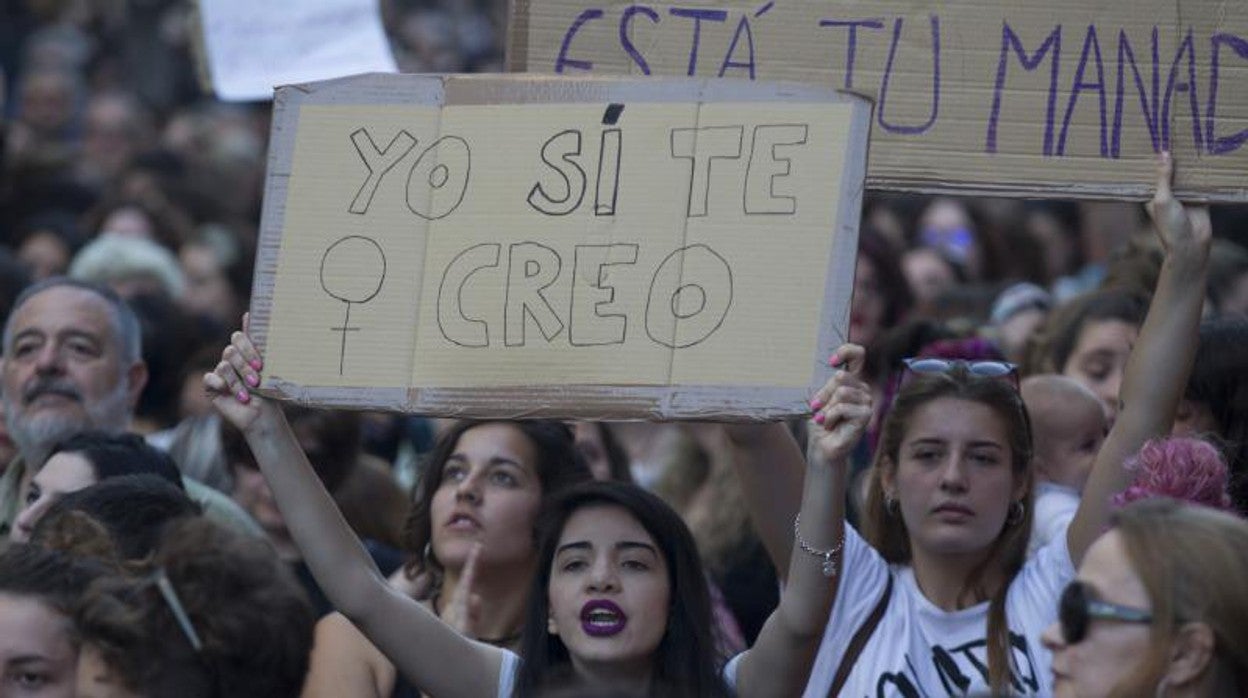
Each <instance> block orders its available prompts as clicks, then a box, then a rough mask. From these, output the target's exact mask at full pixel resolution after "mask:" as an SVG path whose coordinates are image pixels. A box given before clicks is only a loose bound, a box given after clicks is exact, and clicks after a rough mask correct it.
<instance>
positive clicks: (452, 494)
mask: <svg viewBox="0 0 1248 698" xmlns="http://www.w3.org/2000/svg"><path fill="white" fill-rule="evenodd" d="M537 468H538V464H537V449H536V448H534V446H533V444H532V442H530V441H529V438H528V437H527V436H525V435H524V432H522V431H520V430H519V429H517V428H516V427H514V426H511V425H510V424H503V423H490V424H482V425H480V426H475V427H473V428H471V429H469V430H468V431H465V432H464V433H463V434H461V435H460V437H459V441H458V442H457V443H456V444H455V449H454V450H453V451H452V452H451V455H450V457H448V458H447V459H446V464H445V465H444V466H443V467H442V477H441V479H440V480H439V482H438V489H437V490H436V491H435V492H434V494H433V500H432V502H431V504H430V508H429V516H430V517H431V519H432V520H431V521H430V530H431V532H432V534H431V538H432V541H431V542H432V546H433V552H434V554H435V555H436V556H437V558H438V560H439V561H440V562H441V563H442V566H443V567H445V568H447V569H459V568H462V566H463V564H464V562H465V561H466V560H467V559H468V552H469V551H470V550H471V549H472V547H473V545H474V544H475V543H477V542H480V543H481V544H482V547H481V552H480V557H479V561H480V562H481V563H482V564H485V565H489V566H506V565H527V564H531V562H532V559H533V554H534V548H533V525H534V523H535V521H536V518H537V511H538V508H539V507H540V505H541V499H542V483H541V479H540V478H539V476H538V470H537Z"/></svg>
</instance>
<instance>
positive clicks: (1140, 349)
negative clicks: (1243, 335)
mask: <svg viewBox="0 0 1248 698" xmlns="http://www.w3.org/2000/svg"><path fill="white" fill-rule="evenodd" d="M1172 170H1173V165H1172V162H1171V159H1170V155H1169V154H1168V153H1163V155H1162V157H1161V159H1160V161H1159V165H1158V176H1157V192H1156V194H1155V195H1154V196H1153V200H1152V201H1151V202H1149V204H1148V207H1147V208H1148V213H1149V216H1150V217H1151V218H1152V219H1153V226H1154V227H1155V228H1156V231H1157V236H1158V237H1159V238H1160V239H1161V244H1162V247H1163V248H1164V249H1165V254H1166V257H1165V261H1164V262H1163V264H1162V265H1161V275H1160V276H1159V277H1158V278H1157V288H1156V290H1155V291H1154V293H1153V299H1152V301H1151V302H1150V303H1149V306H1148V316H1147V317H1146V318H1145V320H1144V326H1143V327H1142V328H1141V329H1140V336H1139V339H1138V340H1137V341H1136V343H1135V346H1134V347H1133V348H1132V349H1131V356H1130V358H1129V359H1128V360H1127V368H1126V373H1125V375H1124V377H1123V381H1122V388H1121V390H1120V392H1119V403H1120V406H1119V409H1118V418H1117V419H1116V420H1115V421H1114V426H1113V427H1112V428H1111V429H1110V431H1109V436H1108V437H1107V438H1106V439H1105V444H1104V445H1103V446H1102V447H1101V450H1100V453H1098V454H1097V456H1096V462H1095V464H1094V465H1093V466H1092V473H1091V475H1090V476H1089V478H1088V484H1087V486H1086V487H1085V488H1084V491H1083V498H1082V501H1081V503H1080V505H1079V510H1078V512H1076V514H1075V518H1074V520H1073V521H1071V524H1070V528H1068V529H1067V532H1066V543H1067V546H1068V547H1069V548H1070V556H1071V560H1073V561H1074V563H1075V564H1076V565H1078V564H1079V562H1080V561H1081V560H1082V559H1083V554H1084V553H1085V552H1086V551H1087V549H1088V546H1089V545H1091V544H1092V541H1093V540H1095V539H1096V537H1097V536H1099V535H1100V534H1101V531H1103V530H1104V528H1105V526H1106V524H1107V523H1108V519H1109V513H1110V507H1109V500H1110V497H1112V496H1113V495H1114V494H1115V493H1117V492H1121V491H1122V490H1123V489H1126V488H1127V487H1128V486H1129V485H1130V484H1131V473H1129V472H1128V471H1127V470H1126V469H1125V468H1123V467H1122V466H1123V462H1124V461H1125V460H1126V459H1127V457H1128V456H1130V455H1131V454H1133V453H1135V452H1136V451H1138V450H1140V447H1141V446H1143V445H1144V442H1145V441H1147V440H1149V439H1152V438H1158V437H1162V436H1165V435H1166V434H1169V433H1170V427H1171V425H1172V424H1173V423H1174V415H1175V412H1176V410H1177V409H1178V404H1179V400H1180V399H1181V398H1182V397H1183V389H1184V387H1185V386H1186V385H1187V379H1188V376H1189V374H1190V373H1191V371H1192V362H1193V361H1194V359H1195V356H1196V344H1197V333H1198V329H1199V326H1200V311H1201V306H1202V304H1203V303H1204V300H1205V277H1206V275H1207V270H1208V261H1209V245H1210V239H1211V232H1212V226H1211V225H1210V223H1209V210H1208V209H1207V208H1204V207H1187V206H1184V205H1183V204H1181V203H1179V201H1178V200H1177V199H1175V198H1174V195H1173V193H1172V192H1171V190H1170V179H1171V175H1172Z"/></svg>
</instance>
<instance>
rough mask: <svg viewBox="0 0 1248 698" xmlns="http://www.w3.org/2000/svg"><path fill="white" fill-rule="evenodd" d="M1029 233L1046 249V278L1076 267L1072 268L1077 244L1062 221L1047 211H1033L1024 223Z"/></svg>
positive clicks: (1055, 276) (1062, 274)
mask: <svg viewBox="0 0 1248 698" xmlns="http://www.w3.org/2000/svg"><path fill="white" fill-rule="evenodd" d="M1023 225H1024V228H1025V229H1026V231H1027V234H1028V235H1030V236H1031V237H1033V238H1034V239H1035V240H1036V241H1037V242H1039V243H1040V249H1042V250H1044V272H1045V278H1047V279H1050V280H1056V279H1059V278H1061V277H1063V276H1066V275H1067V274H1071V273H1073V272H1075V271H1077V270H1076V269H1072V268H1070V260H1071V259H1072V258H1073V257H1074V253H1075V245H1074V242H1073V240H1072V236H1070V235H1068V234H1067V232H1066V230H1065V229H1064V228H1063V226H1062V223H1061V221H1059V220H1058V219H1057V218H1056V217H1054V216H1053V215H1052V214H1051V213H1048V212H1046V211H1033V212H1032V213H1031V215H1029V216H1027V219H1026V220H1025V221H1024V223H1023Z"/></svg>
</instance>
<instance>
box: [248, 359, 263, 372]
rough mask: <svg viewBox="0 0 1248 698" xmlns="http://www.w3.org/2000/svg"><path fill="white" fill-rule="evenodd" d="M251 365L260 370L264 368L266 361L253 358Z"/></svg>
mask: <svg viewBox="0 0 1248 698" xmlns="http://www.w3.org/2000/svg"><path fill="white" fill-rule="evenodd" d="M251 367H252V368H254V369H256V370H257V371H259V370H260V369H262V368H264V363H263V362H261V361H260V359H252V360H251Z"/></svg>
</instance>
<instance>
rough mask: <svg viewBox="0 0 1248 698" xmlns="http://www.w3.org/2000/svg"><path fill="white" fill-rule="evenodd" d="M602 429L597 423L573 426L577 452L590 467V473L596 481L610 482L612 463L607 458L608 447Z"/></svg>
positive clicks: (580, 423)
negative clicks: (604, 442)
mask: <svg viewBox="0 0 1248 698" xmlns="http://www.w3.org/2000/svg"><path fill="white" fill-rule="evenodd" d="M602 429H603V427H602V426H600V425H598V424H597V423H595V422H575V423H574V424H573V425H572V433H573V434H574V436H575V439H576V450H577V451H579V452H580V454H581V457H582V458H584V459H585V464H586V465H588V466H589V473H590V474H591V475H593V476H594V479H595V480H610V479H611V462H610V460H608V458H607V447H606V445H605V444H603V442H602Z"/></svg>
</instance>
